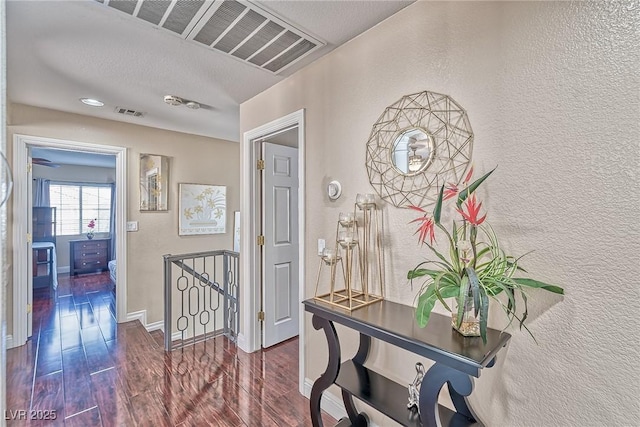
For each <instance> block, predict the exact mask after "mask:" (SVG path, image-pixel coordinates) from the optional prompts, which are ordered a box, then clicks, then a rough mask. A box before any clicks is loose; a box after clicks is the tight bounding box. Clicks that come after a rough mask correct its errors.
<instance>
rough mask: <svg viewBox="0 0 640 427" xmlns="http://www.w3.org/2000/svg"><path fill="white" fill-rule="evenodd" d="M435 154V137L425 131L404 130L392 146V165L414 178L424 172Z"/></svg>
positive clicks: (416, 129) (417, 129) (415, 129)
mask: <svg viewBox="0 0 640 427" xmlns="http://www.w3.org/2000/svg"><path fill="white" fill-rule="evenodd" d="M434 154H435V144H434V142H433V137H432V136H431V135H429V134H428V133H427V132H426V131H425V130H424V129H420V128H411V129H407V130H404V131H402V132H400V133H399V134H398V136H397V137H396V138H395V141H394V143H393V145H392V146H391V156H390V157H391V163H392V164H393V166H394V167H395V168H396V170H397V171H398V172H399V173H401V174H402V175H405V176H414V175H417V174H419V173H422V172H424V171H425V170H426V169H427V168H428V167H429V165H430V164H431V162H432V161H433V157H434Z"/></svg>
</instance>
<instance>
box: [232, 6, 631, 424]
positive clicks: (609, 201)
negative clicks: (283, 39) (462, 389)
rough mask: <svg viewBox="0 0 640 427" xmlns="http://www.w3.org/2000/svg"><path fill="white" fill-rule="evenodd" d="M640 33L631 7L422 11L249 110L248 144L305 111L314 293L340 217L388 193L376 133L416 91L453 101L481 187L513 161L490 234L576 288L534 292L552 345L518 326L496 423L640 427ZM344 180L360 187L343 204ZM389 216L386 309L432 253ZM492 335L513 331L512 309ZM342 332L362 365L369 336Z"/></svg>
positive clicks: (408, 376)
mask: <svg viewBox="0 0 640 427" xmlns="http://www.w3.org/2000/svg"><path fill="white" fill-rule="evenodd" d="M639 27H640V10H639V9H638V8H637V5H636V6H632V3H631V2H426V1H419V2H416V3H414V4H412V5H411V6H409V7H407V8H406V9H404V10H402V11H401V12H399V13H398V14H396V15H394V16H392V17H391V18H389V19H387V20H386V21H384V22H382V23H381V24H379V25H377V26H376V27H374V28H373V29H371V30H369V31H367V32H366V33H364V34H362V35H361V36H359V37H357V38H355V39H353V40H352V41H350V42H349V43H347V44H345V45H344V46H341V47H340V48H338V49H336V50H335V51H333V52H332V53H330V54H329V55H327V56H325V57H323V58H322V59H320V60H318V61H316V62H314V63H313V64H311V65H310V66H307V67H306V68H304V69H303V70H301V71H299V72H297V73H296V74H294V75H292V76H291V77H290V78H288V79H287V80H285V81H283V82H281V83H279V84H278V85H276V86H274V87H272V88H270V89H269V90H267V91H265V92H263V93H261V94H260V95H258V96H256V97H254V98H253V99H251V100H249V101H247V102H245V103H243V104H242V105H241V109H240V118H241V132H246V131H248V130H250V129H253V128H256V127H257V126H260V125H262V124H264V123H267V122H269V121H271V120H273V119H275V118H278V117H282V116H284V115H286V114H288V113H291V112H293V111H297V110H299V109H302V108H304V109H305V123H306V156H307V162H306V182H307V188H306V194H307V198H306V201H305V205H306V212H307V223H306V230H307V233H306V236H305V243H304V244H305V247H306V253H307V256H306V259H305V260H304V262H305V263H306V272H307V277H306V279H307V281H306V297H311V296H313V292H314V287H315V274H316V272H317V268H318V263H319V259H318V257H317V255H316V242H317V239H318V238H324V239H329V240H328V241H330V239H332V237H333V236H334V235H335V224H336V220H337V217H338V213H339V212H341V211H343V212H344V211H345V210H346V211H349V210H351V209H352V206H353V202H354V200H355V196H356V194H357V193H359V192H372V191H373V188H372V187H371V185H370V184H369V181H368V177H367V173H366V169H365V165H364V164H365V149H366V143H367V140H368V138H369V135H370V132H371V127H372V125H373V124H374V123H375V122H376V121H377V119H378V117H379V116H380V115H381V114H382V112H383V111H384V109H385V108H386V107H387V106H389V105H391V104H393V103H394V102H396V101H397V100H399V99H400V98H401V97H402V96H403V95H407V94H411V93H416V92H420V91H423V90H430V91H434V92H438V93H444V94H447V95H449V96H451V97H452V98H453V99H454V100H455V101H457V102H458V103H459V104H460V105H461V106H462V107H463V108H464V109H466V111H467V113H468V115H469V119H470V122H471V126H472V128H473V130H474V132H475V142H474V153H473V163H474V164H475V168H476V171H477V172H476V174H477V176H479V175H480V174H481V173H484V172H487V171H489V170H490V169H493V168H494V167H495V166H496V165H497V166H498V168H497V170H496V172H495V173H494V174H493V175H492V176H491V177H490V179H489V180H488V181H487V183H486V184H484V185H483V187H484V188H483V189H482V192H481V196H482V199H483V202H484V203H483V208H484V209H486V211H487V212H488V221H489V222H490V223H491V225H492V226H493V227H494V228H495V230H496V232H497V235H498V236H499V238H500V239H501V242H502V244H503V245H504V246H505V247H506V249H507V250H508V251H509V252H511V253H513V254H516V255H521V254H524V253H527V252H528V251H531V250H534V251H535V252H533V253H531V254H529V255H527V256H526V258H525V259H524V260H523V261H522V264H523V266H524V267H525V268H526V269H527V271H528V272H530V276H531V277H533V278H536V279H539V280H543V281H547V282H552V283H557V284H558V285H560V286H563V287H564V288H565V290H566V296H565V297H564V298H563V297H559V296H556V295H552V294H548V293H545V292H542V291H531V292H530V298H529V303H530V305H529V319H528V326H529V327H530V329H531V331H532V332H533V334H534V335H535V336H536V338H537V340H538V344H536V343H535V342H534V341H533V340H532V339H531V338H530V337H529V336H528V335H527V334H526V333H525V332H520V331H518V329H517V327H513V326H512V327H510V328H508V331H509V332H511V333H512V334H513V339H512V340H511V344H510V346H509V348H508V349H507V351H506V352H504V353H503V354H501V355H500V356H501V357H500V358H499V361H498V365H497V366H496V367H494V368H492V369H487V370H485V371H486V372H483V374H482V377H481V378H480V379H479V380H478V381H477V382H476V391H475V393H474V395H473V396H472V397H471V401H472V402H473V403H474V404H475V405H476V408H477V410H478V412H479V415H480V416H481V417H482V418H483V419H484V420H486V422H487V423H488V424H489V425H492V426H536V427H540V426H547V427H555V426H602V425H636V424H639V423H640V408H639V406H638V402H637V399H636V398H635V397H636V396H638V394H639V393H640V383H639V382H638V381H637V378H640V371H639V368H638V364H637V363H636V362H635V361H636V360H637V356H638V351H637V343H638V342H639V340H640V331H639V330H638V328H636V327H634V326H633V324H634V321H633V319H634V318H635V313H636V311H637V307H636V306H637V301H638V298H639V297H640V294H639V292H640V288H639V287H638V279H637V278H638V276H639V273H640V265H639V264H638V262H637V254H638V253H639V251H640V239H638V236H639V235H640V226H639V223H638V220H637V212H636V210H637V208H638V206H640V192H639V191H637V188H638V186H639V184H640V179H639V174H638V172H639V169H640V166H639V164H640V163H639V159H640V146H639V144H638V141H639V140H640V122H639V121H638V117H639V116H640V115H639V112H640V102H639V98H638V93H639V92H640V75H639V74H638V69H640V58H639V54H640V52H639V50H638V46H639V45H640V39H639V33H638V31H637V29H638V28H639ZM243 149H244V148H243ZM332 179H337V180H339V181H340V182H342V184H343V195H342V197H341V198H340V199H339V200H338V201H336V202H331V201H329V199H328V198H327V196H326V192H325V188H326V185H327V183H328V182H329V181H330V180H332ZM384 209H385V218H386V223H385V229H386V232H387V234H386V236H385V239H386V241H385V243H386V248H385V252H386V273H387V283H386V285H387V287H386V292H387V294H386V296H387V298H388V299H390V300H392V301H396V302H400V303H404V304H408V305H413V304H415V300H414V297H415V294H416V288H414V289H411V287H410V285H409V283H407V279H406V273H407V271H408V270H409V269H411V268H413V267H414V266H415V265H416V264H417V263H419V262H420V261H422V260H424V259H426V258H427V256H428V251H427V250H426V249H422V248H419V246H418V244H417V241H416V240H417V239H416V236H414V235H413V233H414V231H415V224H409V222H410V221H411V220H412V219H413V218H414V217H415V214H414V213H412V212H409V211H408V210H406V209H398V208H394V207H392V206H389V205H387V206H385V208H384ZM438 310H439V311H441V312H443V311H444V310H443V309H441V308H439V309H438ZM490 326H493V327H497V328H502V327H504V326H505V318H504V316H503V315H502V313H501V312H500V309H499V308H497V307H493V309H492V312H491V316H490ZM338 333H339V335H340V336H341V337H342V343H343V356H344V357H350V356H351V355H353V352H354V350H355V343H357V337H355V336H354V334H352V333H349V331H347V330H344V329H341V328H338ZM305 334H306V335H305V342H304V351H305V359H306V360H305V366H306V372H305V376H306V377H307V379H309V380H314V379H315V378H317V377H318V376H319V375H320V374H321V372H322V371H323V369H324V368H325V366H326V360H327V349H326V342H325V339H324V336H323V334H322V332H319V331H316V330H314V329H313V327H312V326H311V324H310V316H307V317H306V328H305ZM417 359H418V358H417V357H415V356H414V355H411V354H408V353H406V352H402V351H398V350H396V349H394V348H390V347H387V346H382V345H377V344H376V345H375V346H374V350H373V357H372V358H371V360H370V361H369V364H371V365H372V366H375V367H377V369H379V370H382V371H383V372H385V373H387V374H388V375H389V376H390V377H392V378H394V379H396V380H398V381H399V382H400V383H401V384H403V383H404V384H408V383H409V382H411V381H412V380H413V377H414V375H415V371H414V364H415V362H417V361H418V360H417ZM423 362H424V361H423ZM332 392H333V393H334V394H335V395H339V393H338V391H337V390H336V389H335V388H334V389H332ZM373 418H374V421H375V422H376V423H377V424H378V425H389V424H391V423H390V421H389V420H388V419H385V418H383V417H382V416H380V415H379V414H373Z"/></svg>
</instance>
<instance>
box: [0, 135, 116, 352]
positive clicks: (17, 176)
mask: <svg viewBox="0 0 640 427" xmlns="http://www.w3.org/2000/svg"><path fill="white" fill-rule="evenodd" d="M29 147H43V148H57V149H64V150H75V151H89V152H93V153H100V154H109V155H114V156H116V236H117V238H116V254H117V255H118V269H117V270H116V274H117V277H116V281H117V283H118V290H117V291H116V319H117V321H118V322H126V320H127V256H126V254H127V228H126V213H127V197H126V193H127V191H126V188H127V187H126V177H127V149H126V148H125V147H116V146H112V145H100V144H90V143H86V142H76V141H65V140H60V139H53V138H43V137H39V136H28V135H18V134H16V135H14V136H13V173H14V192H13V227H12V228H13V336H12V342H11V346H12V347H17V346H21V345H22V344H24V343H25V342H27V298H28V292H29V289H30V284H27V274H28V273H27V270H28V268H29V265H28V255H29V251H28V249H29V245H27V244H26V243H25V242H26V236H27V230H28V229H29V228H28V226H29V224H28V221H27V216H26V215H25V214H24V213H25V212H27V209H28V206H29V200H27V197H28V194H27V188H28V187H27V186H28V171H27V162H28V148H29Z"/></svg>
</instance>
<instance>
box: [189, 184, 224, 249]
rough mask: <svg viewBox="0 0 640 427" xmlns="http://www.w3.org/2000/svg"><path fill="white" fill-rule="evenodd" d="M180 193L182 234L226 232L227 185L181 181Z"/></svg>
mask: <svg viewBox="0 0 640 427" xmlns="http://www.w3.org/2000/svg"><path fill="white" fill-rule="evenodd" d="M179 194H180V196H179V197H180V204H179V209H178V210H179V216H178V218H179V219H178V221H179V223H178V234H179V235H180V236H193V235H201V234H222V233H226V224H227V187H226V186H224V185H208V184H187V183H181V184H179Z"/></svg>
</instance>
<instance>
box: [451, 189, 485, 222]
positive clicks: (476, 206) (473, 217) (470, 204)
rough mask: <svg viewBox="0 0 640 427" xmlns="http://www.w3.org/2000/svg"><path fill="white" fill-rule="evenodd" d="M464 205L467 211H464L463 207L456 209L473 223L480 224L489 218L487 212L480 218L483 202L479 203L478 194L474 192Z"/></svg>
mask: <svg viewBox="0 0 640 427" xmlns="http://www.w3.org/2000/svg"><path fill="white" fill-rule="evenodd" d="M464 207H465V208H466V209H467V212H464V211H463V210H461V209H456V211H458V213H459V214H460V215H462V217H463V218H464V219H466V220H467V221H469V223H470V224H472V225H480V224H482V223H483V222H484V220H485V219H486V218H487V215H486V214H485V216H483V217H482V218H478V215H479V214H480V208H481V207H482V203H478V201H477V200H476V195H475V194H473V193H472V194H471V195H470V196H469V197H468V198H467V200H465V202H464Z"/></svg>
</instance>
